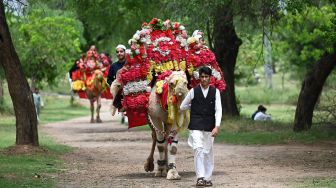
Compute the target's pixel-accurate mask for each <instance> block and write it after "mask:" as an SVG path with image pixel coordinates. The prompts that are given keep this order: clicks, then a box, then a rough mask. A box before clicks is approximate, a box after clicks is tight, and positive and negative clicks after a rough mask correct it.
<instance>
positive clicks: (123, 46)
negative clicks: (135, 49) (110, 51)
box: [116, 44, 126, 50]
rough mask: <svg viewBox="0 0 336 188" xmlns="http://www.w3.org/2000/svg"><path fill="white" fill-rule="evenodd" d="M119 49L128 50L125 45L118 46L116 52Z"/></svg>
mask: <svg viewBox="0 0 336 188" xmlns="http://www.w3.org/2000/svg"><path fill="white" fill-rule="evenodd" d="M118 48H121V49H123V50H126V46H125V45H122V44H118V46H117V47H116V50H117V49H118Z"/></svg>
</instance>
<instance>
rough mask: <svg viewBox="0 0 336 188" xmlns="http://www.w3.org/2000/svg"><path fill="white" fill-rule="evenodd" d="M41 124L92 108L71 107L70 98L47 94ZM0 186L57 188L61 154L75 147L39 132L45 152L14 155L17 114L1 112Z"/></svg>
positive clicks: (82, 114)
mask: <svg viewBox="0 0 336 188" xmlns="http://www.w3.org/2000/svg"><path fill="white" fill-rule="evenodd" d="M43 99H44V104H45V106H44V108H43V109H42V111H41V115H40V120H41V121H40V124H39V126H43V124H45V123H49V122H55V121H61V120H66V119H70V118H74V117H79V116H84V115H87V113H88V109H87V108H84V107H82V106H80V105H74V106H70V103H69V99H68V98H64V97H62V98H59V97H44V98H43ZM0 119H1V121H0V138H1V139H0V187H46V188H47V187H48V188H49V187H53V185H54V184H55V182H56V181H57V180H56V179H55V176H54V174H55V173H59V172H60V171H62V164H63V161H61V160H60V155H62V154H64V153H67V152H69V151H71V150H72V148H70V147H68V146H64V145H59V144H57V143H55V142H54V140H52V139H51V138H49V137H47V136H45V135H43V133H42V132H39V142H40V146H41V148H42V152H41V151H40V152H33V153H31V154H20V155H17V154H12V153H11V152H10V149H9V148H10V146H13V145H14V144H15V117H14V116H13V115H11V114H10V113H5V114H2V115H0Z"/></svg>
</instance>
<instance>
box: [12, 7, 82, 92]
mask: <svg viewBox="0 0 336 188" xmlns="http://www.w3.org/2000/svg"><path fill="white" fill-rule="evenodd" d="M26 12H27V15H25V17H24V18H21V17H19V16H16V17H14V18H13V19H12V21H11V22H10V23H11V24H10V29H11V31H12V36H13V39H14V44H15V47H16V49H17V51H18V54H19V57H20V59H21V62H22V65H23V70H24V73H25V75H26V77H27V78H30V79H31V80H32V87H35V83H37V84H38V83H40V82H41V81H46V82H48V84H54V82H55V80H56V78H57V77H59V76H64V72H67V70H68V66H67V65H69V64H71V65H72V64H73V61H74V59H75V58H77V57H79V56H80V52H81V50H80V46H81V44H85V40H84V38H83V36H82V33H83V26H82V24H81V22H79V21H78V20H76V19H75V15H74V14H73V13H71V12H68V11H60V10H50V9H49V8H48V7H46V6H45V5H43V4H39V5H38V6H37V5H35V6H33V5H32V6H30V7H28V8H27V11H26Z"/></svg>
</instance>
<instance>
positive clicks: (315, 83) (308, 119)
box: [294, 52, 336, 132]
mask: <svg viewBox="0 0 336 188" xmlns="http://www.w3.org/2000/svg"><path fill="white" fill-rule="evenodd" d="M335 60H336V52H333V53H332V54H325V55H324V56H322V57H321V59H320V60H319V61H318V62H317V63H316V64H315V65H314V67H313V69H312V70H311V71H310V72H309V73H308V74H307V75H306V77H305V79H304V81H303V82H302V87H301V92H300V95H299V99H298V103H297V106H296V112H295V119H294V131H295V132H299V131H306V130H309V129H310V128H311V125H312V119H313V111H314V108H315V105H316V102H317V100H318V98H319V95H320V94H321V92H322V89H323V85H324V83H325V81H326V79H327V78H328V76H329V75H330V73H331V71H332V70H333V69H334V68H335V66H336V63H335Z"/></svg>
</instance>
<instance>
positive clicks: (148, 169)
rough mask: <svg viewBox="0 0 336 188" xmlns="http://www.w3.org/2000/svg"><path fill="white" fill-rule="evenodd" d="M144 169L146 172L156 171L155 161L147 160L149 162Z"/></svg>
mask: <svg viewBox="0 0 336 188" xmlns="http://www.w3.org/2000/svg"><path fill="white" fill-rule="evenodd" d="M144 169H145V171H146V172H153V170H154V162H153V160H149V159H147V161H146V162H145V165H144Z"/></svg>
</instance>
